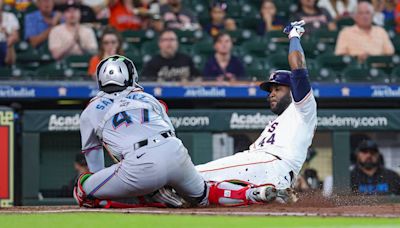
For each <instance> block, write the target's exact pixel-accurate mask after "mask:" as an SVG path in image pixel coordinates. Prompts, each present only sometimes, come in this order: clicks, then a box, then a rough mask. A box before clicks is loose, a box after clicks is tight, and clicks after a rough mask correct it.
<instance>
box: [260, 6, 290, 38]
mask: <svg viewBox="0 0 400 228" xmlns="http://www.w3.org/2000/svg"><path fill="white" fill-rule="evenodd" d="M276 13H277V10H276V6H275V3H274V1H273V0H263V1H262V3H261V8H260V14H261V18H262V21H261V22H260V24H259V25H258V27H257V34H258V35H260V36H263V35H264V34H265V33H266V32H269V31H277V30H279V31H282V29H283V27H284V26H285V24H286V22H285V20H283V18H280V17H278V16H277V15H276Z"/></svg>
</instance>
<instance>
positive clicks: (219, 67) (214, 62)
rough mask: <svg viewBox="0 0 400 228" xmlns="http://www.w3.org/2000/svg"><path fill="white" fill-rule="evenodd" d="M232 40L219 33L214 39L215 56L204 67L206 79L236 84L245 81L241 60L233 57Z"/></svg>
mask: <svg viewBox="0 0 400 228" xmlns="http://www.w3.org/2000/svg"><path fill="white" fill-rule="evenodd" d="M232 47H233V43H232V38H231V36H230V35H229V34H227V33H223V32H221V33H219V34H218V35H217V36H216V37H215V39H214V49H215V54H214V55H212V56H211V57H210V58H209V59H208V61H207V63H206V65H205V66H204V71H203V74H204V78H205V79H206V80H207V79H211V80H217V81H229V82H234V81H236V80H238V79H242V80H243V79H245V76H246V75H245V69H244V66H243V63H242V62H241V61H240V59H239V58H238V57H236V56H234V55H232Z"/></svg>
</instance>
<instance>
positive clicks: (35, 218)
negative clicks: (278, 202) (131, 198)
mask: <svg viewBox="0 0 400 228" xmlns="http://www.w3.org/2000/svg"><path fill="white" fill-rule="evenodd" d="M0 227H2V228H6V227H12V228H19V227H40V228H44V227H55V228H62V227H96V228H98V227H107V228H110V227H120V228H122V227H140V228H145V227H160V228H164V227H174V228H178V227H188V228H196V227H201V228H206V227H219V228H220V227H229V228H233V227H241V228H243V227H251V228H253V227H254V228H258V227H362V228H365V227H400V218H396V219H393V218H332V217H234V216H186V215H185V216H183V215H137V214H135V215H134V214H116V213H112V214H111V213H59V214H2V215H0Z"/></svg>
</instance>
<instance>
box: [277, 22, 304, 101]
mask: <svg viewBox="0 0 400 228" xmlns="http://www.w3.org/2000/svg"><path fill="white" fill-rule="evenodd" d="M304 24H305V22H304V21H295V22H292V23H290V25H288V26H286V28H285V29H284V30H283V32H285V33H287V34H288V35H289V42H290V44H289V55H288V61H289V65H290V69H291V71H292V76H291V78H290V88H291V91H292V95H293V99H294V101H295V102H300V101H302V100H303V99H304V97H306V96H307V95H308V94H309V93H310V91H311V85H310V82H309V80H308V71H307V67H306V60H305V56H304V51H303V48H302V47H301V43H300V38H301V36H302V35H303V33H304V28H303V26H304Z"/></svg>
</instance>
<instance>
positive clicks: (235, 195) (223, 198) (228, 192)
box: [208, 181, 251, 206]
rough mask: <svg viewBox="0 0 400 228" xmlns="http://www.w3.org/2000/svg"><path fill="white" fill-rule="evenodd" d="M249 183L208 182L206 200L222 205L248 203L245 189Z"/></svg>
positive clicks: (248, 186) (247, 188) (249, 186)
mask: <svg viewBox="0 0 400 228" xmlns="http://www.w3.org/2000/svg"><path fill="white" fill-rule="evenodd" d="M250 188H251V185H238V184H233V183H231V182H229V181H222V182H209V192H208V201H209V203H210V204H216V205H222V206H241V205H248V204H250V203H251V201H249V200H248V198H247V190H249V189H250Z"/></svg>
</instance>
